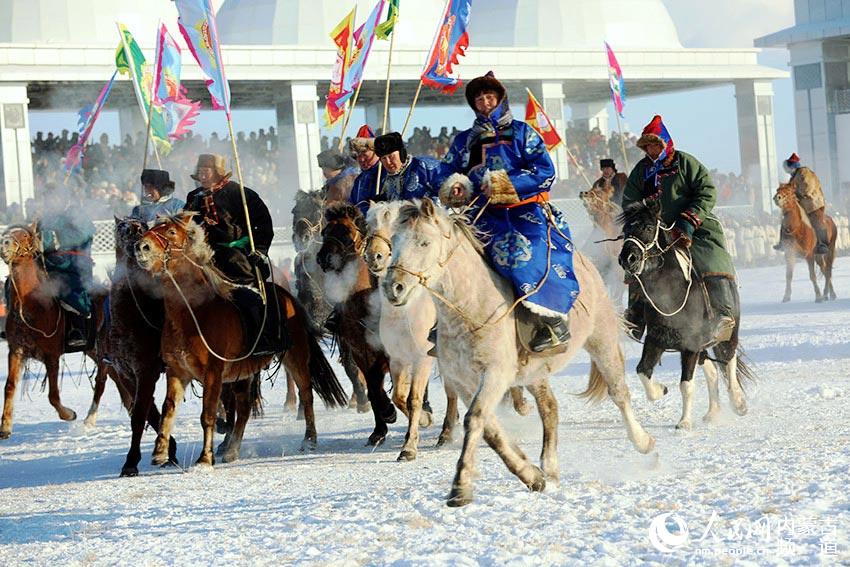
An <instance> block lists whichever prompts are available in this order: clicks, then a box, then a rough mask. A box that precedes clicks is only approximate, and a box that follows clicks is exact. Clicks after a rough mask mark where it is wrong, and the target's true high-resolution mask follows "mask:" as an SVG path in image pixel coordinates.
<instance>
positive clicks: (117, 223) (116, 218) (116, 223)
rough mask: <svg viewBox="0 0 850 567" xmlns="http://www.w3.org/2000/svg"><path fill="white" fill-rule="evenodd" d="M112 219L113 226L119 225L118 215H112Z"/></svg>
mask: <svg viewBox="0 0 850 567" xmlns="http://www.w3.org/2000/svg"><path fill="white" fill-rule="evenodd" d="M112 218H114V219H115V226H118V225H119V224H120V223H121V219H119V218H118V215H112Z"/></svg>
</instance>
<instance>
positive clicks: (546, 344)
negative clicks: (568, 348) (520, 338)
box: [528, 320, 570, 352]
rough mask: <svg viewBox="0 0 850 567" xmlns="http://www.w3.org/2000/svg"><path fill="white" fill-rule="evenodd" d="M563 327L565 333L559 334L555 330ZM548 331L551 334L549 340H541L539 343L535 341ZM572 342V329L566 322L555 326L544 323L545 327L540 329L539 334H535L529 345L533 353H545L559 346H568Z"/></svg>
mask: <svg viewBox="0 0 850 567" xmlns="http://www.w3.org/2000/svg"><path fill="white" fill-rule="evenodd" d="M557 326H561V327H563V332H561V333H558V331H557V330H555V327H557ZM544 330H545V331H547V332H548V333H549V338H548V339H545V340H540V341H539V342H535V339H537V338H538V336H539V335H540V333H541V332H542V331H544ZM569 340H570V328H569V327H568V326H567V324H566V322H565V321H563V320H562V321H559V322H558V323H556V324H555V325H554V326H553V325H549V324H547V323H543V326H542V327H540V328H538V330H537V332H535V333H534V337H533V338H532V339H531V342H530V343H529V345H528V346H529V347H530V348H531V350H532V352H544V351H547V350H549V349H553V348H556V347H559V346H563V345H565V344H567V343H568V342H569Z"/></svg>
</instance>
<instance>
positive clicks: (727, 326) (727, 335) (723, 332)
mask: <svg viewBox="0 0 850 567" xmlns="http://www.w3.org/2000/svg"><path fill="white" fill-rule="evenodd" d="M734 330H735V319H734V317H730V316H729V315H723V316H721V317H720V318H719V319H718V320H717V323H716V324H715V325H714V338H713V339H712V341H713V342H714V343H725V342H727V341H729V339H731V338H732V332H733V331H734Z"/></svg>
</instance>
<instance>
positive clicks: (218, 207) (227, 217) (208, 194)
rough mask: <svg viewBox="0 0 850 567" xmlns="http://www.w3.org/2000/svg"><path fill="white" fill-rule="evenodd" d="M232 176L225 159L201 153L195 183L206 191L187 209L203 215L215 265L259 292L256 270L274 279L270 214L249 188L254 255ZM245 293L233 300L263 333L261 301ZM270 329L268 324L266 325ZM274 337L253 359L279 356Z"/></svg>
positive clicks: (195, 194)
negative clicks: (271, 265)
mask: <svg viewBox="0 0 850 567" xmlns="http://www.w3.org/2000/svg"><path fill="white" fill-rule="evenodd" d="M230 176H231V172H229V171H225V159H224V156H220V155H212V154H202V155H200V156H199V157H198V164H197V166H196V167H195V173H194V175H192V176H191V177H192V179H194V180H195V181H198V182H199V183H200V184H201V186H200V187H198V188H197V189H195V190H194V191H191V192H190V193H189V194H188V195H187V196H186V210H187V211H194V212H197V213H199V215H198V217H197V218H196V221H197V222H198V223H199V224H200V225H201V226H202V227H203V228H204V231H205V232H206V234H207V242H208V243H209V245H210V246H211V247H212V249H213V263H214V264H215V266H216V267H217V268H218V269H219V270H221V272H222V273H223V274H224V275H225V276H226V277H227V278H228V279H229V280H230V281H232V282H234V283H236V284H242V285H248V286H254V287H256V286H257V285H258V282H257V275H256V270H257V269H259V271H260V274H261V276H262V279H264V280H265V279H266V278H268V276H269V273H270V270H269V266H268V252H269V247H270V246H271V243H272V238H273V236H274V229H273V227H272V218H271V215H270V214H269V209H268V207H267V206H266V204H265V203H264V202H263V200H262V199H261V198H260V196H259V195H258V194H257V193H256V192H254V191H253V190H251V189H249V188H248V187H245V188H244V189H245V200H246V201H247V208H248V216H249V217H250V220H251V231H252V234H253V237H254V250H253V251H252V250H251V244H250V241H249V236H248V222H247V219H246V217H245V206H244V205H243V202H242V195H241V193H240V189H239V184H238V183H236V182H234V181H231V179H230ZM244 290H245V288H238V287H237V288H236V289H235V290H234V294H233V298H234V300H235V301H236V303H237V304H238V305H239V306H240V307H241V308H242V310H243V311H245V312H246V314H247V315H248V319H249V321H246V324H247V325H248V326H250V327H252V328H251V329H249V332H250V334H251V336H256V333H257V332H260V331H262V330H263V321H264V318H265V317H266V314H265V312H264V310H265V306H264V305H263V303H262V301H261V299H260V296H259V295H258V294H256V293H253V292H250V293H245V292H244ZM266 327H268V325H266ZM267 330H268V329H267ZM268 335H269V333H267V332H261V333H260V338H259V342H258V344H257V346H256V348H255V350H254V354H256V355H260V354H267V353H273V352H278V351H279V345H276V344H274V341H273V337H270V336H268Z"/></svg>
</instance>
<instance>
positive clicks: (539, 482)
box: [527, 465, 546, 492]
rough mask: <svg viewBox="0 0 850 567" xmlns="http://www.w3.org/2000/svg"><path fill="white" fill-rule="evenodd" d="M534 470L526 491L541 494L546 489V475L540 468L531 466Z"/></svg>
mask: <svg viewBox="0 0 850 567" xmlns="http://www.w3.org/2000/svg"><path fill="white" fill-rule="evenodd" d="M531 467H532V468H533V469H534V473H533V476H532V478H531V481H530V482H529V483H528V484H527V486H528V489H529V490H531V491H532V492H543V491H544V490H545V489H546V475H545V474H544V473H543V469H541V468H540V467H537V466H534V465H531Z"/></svg>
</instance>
